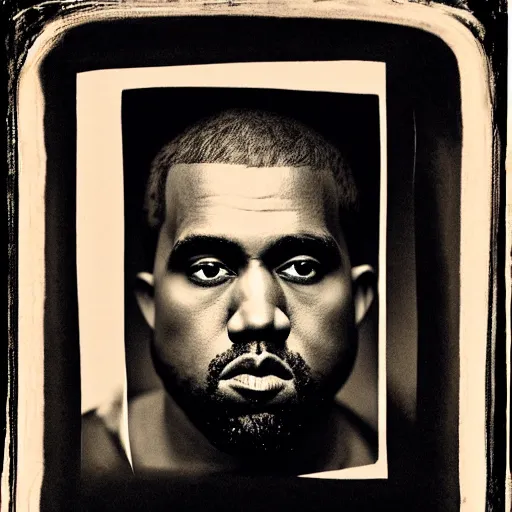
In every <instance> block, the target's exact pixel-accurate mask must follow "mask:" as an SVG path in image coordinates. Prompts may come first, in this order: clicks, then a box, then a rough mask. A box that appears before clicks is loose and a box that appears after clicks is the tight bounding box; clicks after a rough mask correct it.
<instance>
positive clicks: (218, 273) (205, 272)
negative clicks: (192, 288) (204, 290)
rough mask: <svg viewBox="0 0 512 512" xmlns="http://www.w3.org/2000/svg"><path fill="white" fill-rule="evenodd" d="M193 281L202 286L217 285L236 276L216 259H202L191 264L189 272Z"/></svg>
mask: <svg viewBox="0 0 512 512" xmlns="http://www.w3.org/2000/svg"><path fill="white" fill-rule="evenodd" d="M187 274H188V277H189V279H190V280H191V281H193V282H194V283H196V284H199V285H201V286H216V285H218V284H222V283H224V282H226V281H227V280H228V279H229V278H230V277H232V276H234V275H235V274H234V272H232V271H231V270H229V269H228V268H227V267H226V266H225V265H224V264H223V263H221V262H220V261H218V260H214V259H202V260H199V261H197V262H195V263H194V264H193V265H191V266H190V268H189V271H188V272H187Z"/></svg>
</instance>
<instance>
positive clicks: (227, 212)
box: [79, 88, 385, 477]
mask: <svg viewBox="0 0 512 512" xmlns="http://www.w3.org/2000/svg"><path fill="white" fill-rule="evenodd" d="M378 100H379V97H378V96H377V95H374V96H371V95H355V94H351V95H350V94H342V93H319V92H303V91H301V92H298V91H283V90H258V89H224V88H218V89H204V88H203V89H198V88H193V89H186V88H175V89H146V90H128V91H124V92H123V98H122V112H123V115H122V125H123V127H122V131H123V182H124V219H125V222H124V233H125V254H124V267H125V280H124V289H125V302H124V305H125V308H126V309H125V324H124V326H125V340H124V341H125V347H124V348H125V355H126V359H125V361H126V376H127V377H126V378H127V381H126V382H127V384H126V391H127V398H128V415H127V416H128V421H127V423H126V422H125V423H123V418H122V412H123V396H124V395H123V393H119V389H122V387H119V386H118V387H117V390H118V393H117V394H116V393H113V396H112V397H111V399H110V403H109V401H108V399H107V400H106V401H105V402H104V403H101V404H100V405H99V407H97V408H96V409H94V410H92V411H88V412H87V413H86V415H85V416H84V423H83V434H82V435H83V443H84V444H83V462H84V471H86V472H92V473H98V472H103V471H107V472H108V471H110V470H111V469H112V468H117V467H119V466H120V465H122V464H123V462H124V463H125V465H126V467H127V468H129V467H130V466H131V469H133V471H134V473H137V471H140V470H146V469H151V470H155V469H158V470H168V471H178V472H183V471H185V472H197V473H217V472H227V473H233V472H238V473H242V474H245V473H247V474H251V473H256V474H285V475H300V474H309V473H319V472H325V471H335V470H342V469H347V468H354V467H361V466H368V465H372V464H374V463H376V462H377V458H378V436H377V432H378V391H379V390H378V378H377V376H378V356H379V344H378V331H379V329H378V308H377V303H378V300H377V298H378V293H377V291H378V279H377V275H378V268H379V257H378V237H379V194H380V175H381V168H380V146H381V144H380V129H379V101H378ZM87 110H89V109H87ZM212 112H213V113H212ZM292 115H294V116H295V117H291V116H292ZM349 120H352V121H350V122H349ZM306 123H307V124H306ZM322 132H323V133H322ZM79 137H80V134H79ZM98 140H100V139H98ZM352 161H354V163H353V164H352V163H351V162H352ZM85 172H87V173H90V172H92V171H91V170H90V169H87V170H86V171H85ZM174 180H177V181H174ZM383 215H384V217H385V212H384V214H383ZM105 250H108V249H107V248H105ZM107 272H109V271H108V270H107ZM79 276H80V274H79ZM90 282H91V281H90V280H89V281H88V280H86V279H85V278H84V279H83V281H79V286H80V284H82V283H84V285H85V286H87V283H90ZM79 293H80V290H79ZM85 308H87V305H85ZM370 317H371V318H370ZM88 341H89V340H88V339H87V338H82V339H81V343H83V344H84V345H85V344H86V343H87V342H88ZM100 343H101V345H102V346H101V347H100V349H99V350H101V351H102V353H103V355H105V354H106V352H105V343H104V342H103V341H101V342H100ZM81 350H83V352H85V351H86V350H88V348H87V346H83V347H81ZM88 357H89V358H90V359H91V360H94V361H95V366H94V370H93V371H94V382H95V384H94V385H95V386H98V385H99V386H101V382H100V377H101V366H98V362H97V361H98V357H94V356H92V355H89V356H88ZM356 362H357V364H356ZM111 364H112V363H111V361H109V364H108V366H110V365H111ZM121 365H122V362H121ZM355 368H358V372H355V371H354V370H355ZM91 371H92V370H91ZM108 371H109V373H110V369H109V370H108ZM358 374H359V375H358ZM86 376H87V375H86V374H85V375H84V374H83V375H82V377H83V380H82V396H83V398H87V391H88V390H87V385H88V382H87V380H84V377H86ZM351 381H354V382H351ZM115 390H116V388H113V391H115ZM351 390H352V391H351ZM101 391H103V393H102V394H104V391H105V388H103V390H100V392H101ZM381 394H382V391H381ZM91 399H92V398H91ZM382 400H383V401H384V397H382ZM347 402H348V403H347ZM85 403H86V400H83V401H82V404H83V405H85ZM350 405H352V407H350ZM383 411H384V415H385V409H383ZM124 420H126V418H125V419H124ZM383 425H385V422H384V421H383V422H381V427H382V426H383ZM123 431H124V432H126V431H127V432H128V437H127V438H124V439H123V435H122V432H123ZM382 453H385V450H382V452H381V454H382ZM381 460H382V455H381ZM384 463H385V461H384ZM128 464H129V466H128ZM333 477H334V476H333ZM339 477H343V473H342V472H341V473H340V474H339Z"/></svg>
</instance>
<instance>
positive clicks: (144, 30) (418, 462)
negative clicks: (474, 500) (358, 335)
mask: <svg viewBox="0 0 512 512" xmlns="http://www.w3.org/2000/svg"><path fill="white" fill-rule="evenodd" d="M262 35H264V37H262ZM302 60H304V61H305V60H372V61H384V62H386V65H387V111H388V121H387V123H388V125H387V133H388V166H389V181H388V205H389V207H388V216H389V218H393V219H399V218H400V214H401V211H402V207H403V202H404V201H407V200H409V199H411V198H413V201H414V215H413V217H414V218H413V219H411V218H409V221H410V222H412V225H413V226H414V229H415V233H416V237H415V247H414V251H415V255H416V257H415V260H416V262H415V263H416V287H417V288H416V289H417V309H418V310H417V323H418V333H419V334H418V361H419V363H418V386H417V394H418V410H417V422H416V425H415V426H414V428H413V429H410V428H409V427H408V426H407V424H406V423H405V422H404V421H403V418H402V417H401V414H400V411H399V410H397V409H396V408H395V407H394V406H393V403H392V402H391V401H389V403H388V456H389V459H388V460H389V478H388V480H385V481H320V480H309V479H308V480H305V479H297V478H293V479H276V478H271V479H265V478H250V479H247V478H243V477H231V476H230V477H229V478H226V477H212V478H204V479H196V478H194V479H193V480H191V479H189V478H187V477H181V478H178V477H177V478H176V479H174V480H172V481H170V480H166V479H154V478H149V477H147V478H146V477H145V478H141V479H140V480H133V479H129V480H122V481H118V482H116V481H102V482H82V483H80V477H79V467H80V392H79V389H80V371H79V368H80V367H79V344H78V315H77V301H76V296H77V293H76V249H75V220H76V218H75V206H76V196H75V184H76V175H75V169H76V110H75V102H76V73H77V72H81V71H87V70H92V69H106V68H117V67H118V68H126V67H144V66H169V65H184V64H202V63H216V62H248V61H302ZM42 80H43V90H44V94H45V105H46V110H45V133H46V137H45V144H46V151H47V155H48V161H47V193H46V212H45V222H46V229H47V231H46V256H45V265H46V283H47V289H46V295H47V301H46V308H45V434H44V449H45V460H44V462H45V473H44V481H43V489H42V509H43V510H58V509H62V510H70V509H75V508H76V499H77V497H78V496H79V495H80V500H81V503H82V504H84V507H85V508H86V509H90V508H94V509H102V508H104V509H112V508H114V509H122V510H130V509H132V510H133V509H134V508H135V509H140V508H141V507H144V506H152V507H153V508H152V510H154V509H155V508H156V509H159V507H163V506H164V505H165V506H166V507H170V506H173V505H174V506H176V507H181V508H185V507H186V508H187V509H189V508H201V506H203V507H204V504H205V503H207V504H208V506H211V507H212V508H215V506H218V507H220V506H222V507H223V508H224V509H226V508H227V509H232V510H240V509H241V507H244V509H245V510H261V508H262V507H267V508H269V507H270V508H271V509H275V508H278V507H279V508H282V509H288V508H297V509H300V510H318V509H319V507H320V508H328V509H329V508H332V509H334V508H336V509H337V508H339V506H340V505H343V506H344V508H345V509H346V510H375V509H376V508H377V509H389V508H390V507H394V508H397V509H400V510H407V509H414V510H429V511H431V510H440V511H441V510H442V511H444V510H455V509H457V508H458V505H459V499H460V497H459V487H458V394H459V370H458V368H459V332H458V320H459V313H458V309H459V276H458V273H459V232H460V225H459V224H460V221H459V215H460V149H461V148H460V137H461V120H460V94H459V88H460V83H459V75H458V70H457V63H456V60H455V57H454V55H453V54H452V52H451V50H449V48H448V47H447V46H446V45H445V44H444V43H443V42H442V41H441V40H439V39H437V38H436V37H434V36H432V35H429V34H427V33H426V32H423V31H420V30H417V29H412V28H406V27H400V26H395V25H388V24H384V23H373V22H363V21H355V20H324V19H298V18H297V19H295V18H290V19H289V18H282V19H281V18H270V17H242V16H240V17H224V16H211V17H201V16H197V17H196V16H193V17H176V18H175V17H167V18H153V19H151V18H145V19H138V20H133V19H124V20H115V21H110V22H96V23H86V24H84V25H82V26H80V27H76V28H73V29H71V30H69V31H68V32H67V33H66V35H65V36H64V37H63V38H62V40H61V42H60V44H59V45H58V46H57V47H56V48H55V49H54V50H53V51H52V52H51V53H50V54H49V55H48V57H47V58H46V59H45V62H44V65H43V70H42ZM414 147H416V158H414ZM414 162H415V168H414ZM413 168H414V173H412V172H411V169H413ZM413 178H414V179H413ZM404 183H405V184H406V189H407V190H408V191H409V194H408V195H407V196H402V195H400V191H403V190H404ZM390 229H392V226H391V225H390ZM395 235H396V236H394V237H393V236H391V237H390V236H389V234H388V251H392V253H393V254H394V255H395V256H396V259H395V260H393V259H390V258H389V256H388V268H387V269H386V272H387V276H388V280H389V279H393V278H396V279H399V278H400V268H399V266H400V265H399V263H400V254H401V252H400V251H401V244H402V239H401V235H400V232H397V233H395ZM392 313H393V315H399V314H400V309H398V310H397V311H394V312H392ZM390 314H391V313H390V312H389V311H388V323H389V321H390V320H391V319H392V318H390V316H389V315H390ZM388 332H389V331H388ZM387 364H388V367H389V366H390V365H392V364H393V359H392V358H390V357H389V355H388V361H387ZM403 370H404V371H406V369H403ZM388 398H389V397H388ZM262 489H264V492H262ZM221 490H222V492H220V491H221ZM227 496H229V498H230V500H229V503H228V502H227V500H226V497H227Z"/></svg>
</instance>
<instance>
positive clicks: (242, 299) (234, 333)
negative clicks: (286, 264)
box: [227, 261, 290, 342]
mask: <svg viewBox="0 0 512 512" xmlns="http://www.w3.org/2000/svg"><path fill="white" fill-rule="evenodd" d="M280 295H281V294H280V289H279V285H278V284H277V283H276V282H275V281H274V278H273V276H272V275H271V274H270V272H268V270H266V269H265V268H264V267H263V266H262V265H261V263H259V262H256V261H251V263H250V265H249V268H248V269H247V270H246V272H244V274H243V275H241V276H240V277H239V282H238V286H237V290H235V291H234V302H235V304H234V312H233V314H232V316H231V318H230V319H229V321H228V325H227V328H228V334H229V336H230V338H231V340H232V341H233V342H236V341H254V340H256V339H258V340H263V339H266V338H267V337H271V338H275V337H276V335H277V336H278V337H279V338H280V340H281V341H284V340H286V338H287V337H288V333H289V330H290V321H289V319H288V317H287V315H286V314H285V312H284V311H283V309H281V308H280V307H279V306H280V304H279V302H280V298H281V297H280ZM269 341H270V340H269Z"/></svg>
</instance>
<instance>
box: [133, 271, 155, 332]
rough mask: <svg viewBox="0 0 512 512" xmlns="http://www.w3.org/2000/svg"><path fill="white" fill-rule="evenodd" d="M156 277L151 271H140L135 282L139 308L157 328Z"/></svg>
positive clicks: (148, 321)
mask: <svg viewBox="0 0 512 512" xmlns="http://www.w3.org/2000/svg"><path fill="white" fill-rule="evenodd" d="M154 291H155V287H154V278H153V274H150V273H149V272H139V273H138V274H137V280H136V283H135V297H136V299H137V302H138V304H139V308H140V310H141V311H142V314H143V315H144V318H145V319H146V322H147V323H148V325H149V326H150V327H151V329H154V328H155V299H154Z"/></svg>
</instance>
